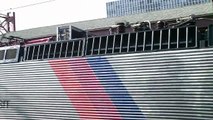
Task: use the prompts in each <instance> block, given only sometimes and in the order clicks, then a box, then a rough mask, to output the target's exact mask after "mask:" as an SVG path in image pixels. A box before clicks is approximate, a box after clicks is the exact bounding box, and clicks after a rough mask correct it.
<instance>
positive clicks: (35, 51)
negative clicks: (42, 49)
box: [33, 46, 39, 59]
mask: <svg viewBox="0 0 213 120" xmlns="http://www.w3.org/2000/svg"><path fill="white" fill-rule="evenodd" d="M34 47H35V49H34V54H33V59H37V57H38V50H39V46H34Z"/></svg>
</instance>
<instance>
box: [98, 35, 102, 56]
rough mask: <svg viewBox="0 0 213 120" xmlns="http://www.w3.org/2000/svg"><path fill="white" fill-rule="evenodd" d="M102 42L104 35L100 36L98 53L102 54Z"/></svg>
mask: <svg viewBox="0 0 213 120" xmlns="http://www.w3.org/2000/svg"><path fill="white" fill-rule="evenodd" d="M101 42H102V37H99V45H98V55H100V52H101Z"/></svg>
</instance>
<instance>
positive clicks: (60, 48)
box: [59, 42, 64, 58]
mask: <svg viewBox="0 0 213 120" xmlns="http://www.w3.org/2000/svg"><path fill="white" fill-rule="evenodd" d="M63 43H64V42H62V43H61V46H60V51H59V58H61V52H62V47H63Z"/></svg>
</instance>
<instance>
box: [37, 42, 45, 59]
mask: <svg viewBox="0 0 213 120" xmlns="http://www.w3.org/2000/svg"><path fill="white" fill-rule="evenodd" d="M39 49H40V50H39V54H38V59H42V56H43V52H44V45H40V48H39Z"/></svg>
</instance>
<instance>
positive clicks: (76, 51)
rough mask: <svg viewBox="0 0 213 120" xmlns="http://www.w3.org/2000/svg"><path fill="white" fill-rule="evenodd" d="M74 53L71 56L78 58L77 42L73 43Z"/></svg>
mask: <svg viewBox="0 0 213 120" xmlns="http://www.w3.org/2000/svg"><path fill="white" fill-rule="evenodd" d="M74 42H75V44H74V51H73V56H78V52H79V51H78V48H79V41H74Z"/></svg>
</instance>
